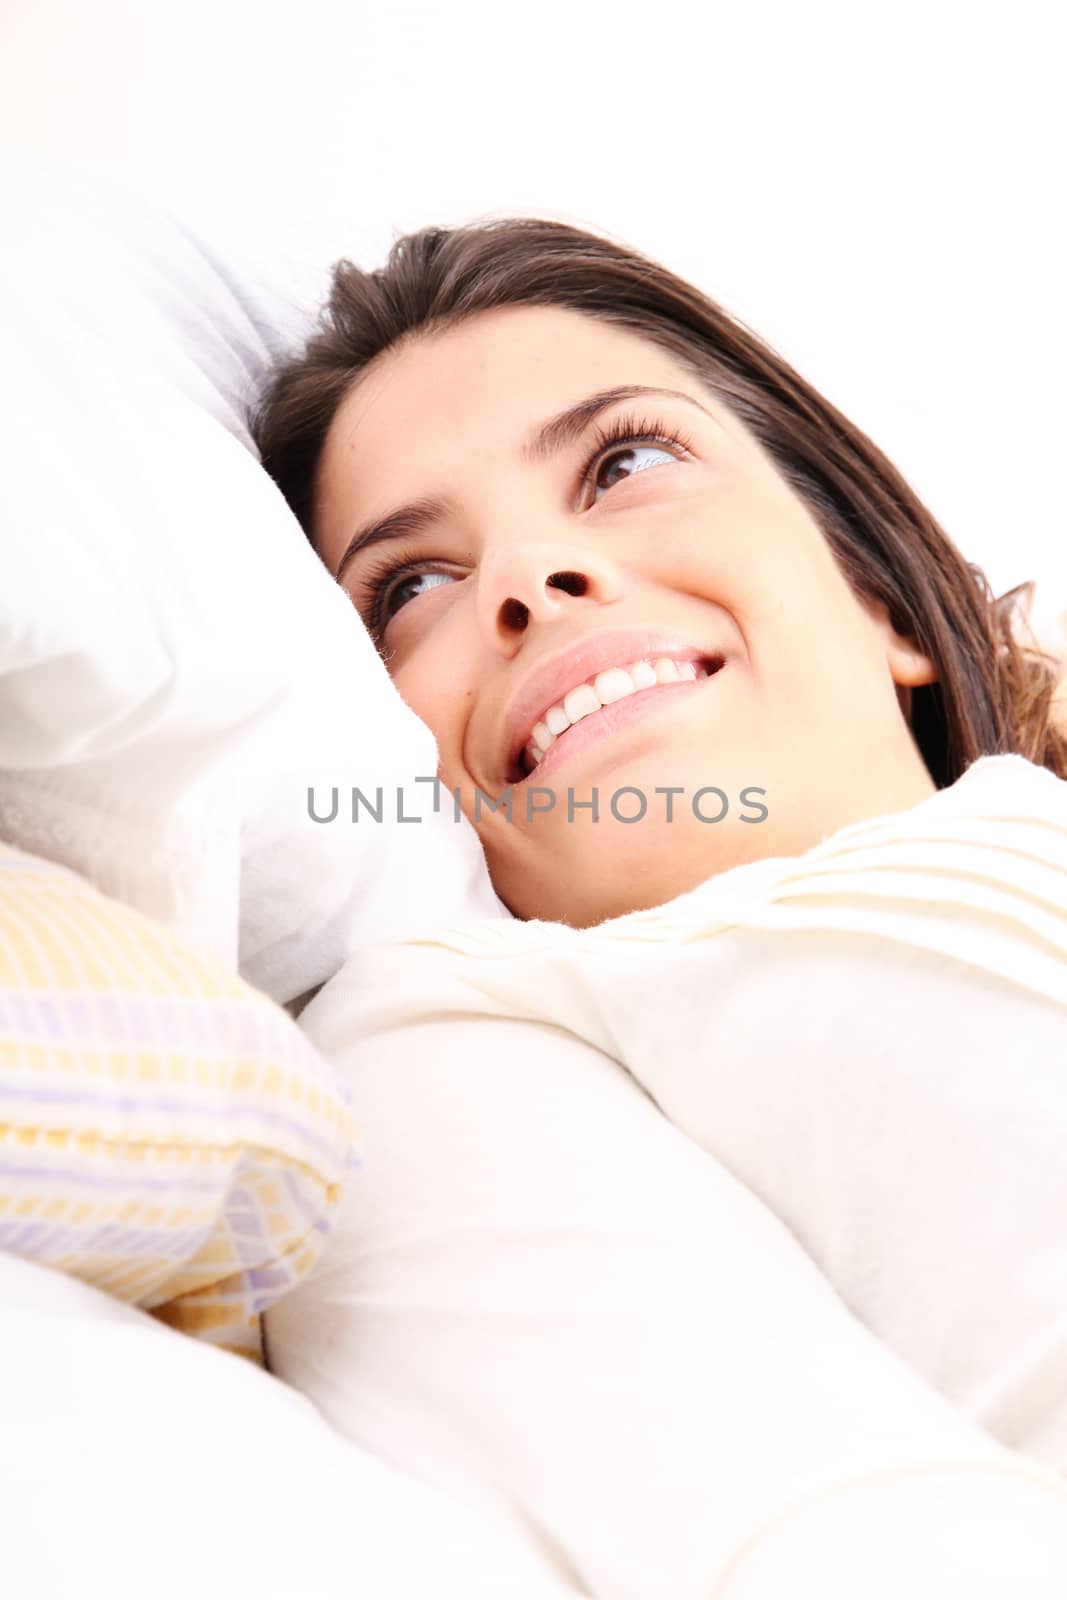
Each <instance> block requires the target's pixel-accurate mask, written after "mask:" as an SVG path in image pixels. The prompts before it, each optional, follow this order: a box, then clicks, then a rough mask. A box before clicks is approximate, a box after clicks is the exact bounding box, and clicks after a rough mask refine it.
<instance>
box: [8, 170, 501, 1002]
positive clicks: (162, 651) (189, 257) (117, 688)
mask: <svg viewBox="0 0 1067 1600" xmlns="http://www.w3.org/2000/svg"><path fill="white" fill-rule="evenodd" d="M0 219H2V221H0V228H2V237H0V307H2V311H0V369H2V371H3V374H4V386H3V395H4V399H3V402H2V411H0V530H2V531H0V537H2V540H3V545H2V552H0V556H2V561H3V572H4V581H3V584H2V586H0V836H3V837H6V838H7V839H8V840H9V841H11V842H12V843H15V844H18V845H20V846H22V847H23V848H24V849H26V850H29V851H31V852H34V853H36V854H39V855H44V856H48V857H50V858H52V859H54V860H58V861H60V862H62V863H63V864H65V865H67V866H70V867H72V868H74V869H75V870H76V871H78V872H80V873H82V874H83V875H85V876H86V877H88V878H90V879H91V880H92V881H94V882H95V883H96V884H97V886H98V887H99V888H101V889H103V890H104V891H105V892H106V893H108V894H112V895H114V896H116V897H117V898H119V899H123V900H126V901H127V902H129V903H130V904H132V905H133V906H135V907H136V908H137V909H138V910H141V911H144V912H147V913H148V914H150V915H152V916H156V917H159V918H161V919H163V920H165V921H169V922H171V923H173V924H174V925H176V926H177V927H178V928H179V930H180V931H181V932H183V933H185V934H187V935H190V936H192V937H194V938H196V939H198V940H199V941H200V942H201V943H202V944H204V945H205V946H207V947H208V948H209V949H210V950H211V952H212V953H213V954H215V955H219V956H222V957H223V958H225V959H229V960H230V961H232V960H233V959H234V957H235V956H236V955H237V953H238V946H239V954H240V963H241V968H242V970H243V972H244V975H245V976H246V977H248V978H250V979H251V981H252V982H254V983H256V984H257V985H258V986H260V987H261V988H264V989H266V990H267V991H268V992H269V993H271V994H272V995H273V996H274V997H275V998H276V999H280V1000H289V999H291V998H293V997H294V996H296V995H299V994H300V993H302V992H304V991H305V990H307V989H309V988H310V987H312V986H313V985H315V984H317V983H318V982H320V981H321V980H322V979H323V978H325V977H326V976H327V975H328V973H329V972H330V971H332V970H334V969H335V968H336V966H337V965H338V964H339V961H340V958H341V954H342V953H343V950H344V948H345V947H346V944H347V943H348V942H349V941H350V940H351V939H353V938H355V937H358V936H359V935H360V934H361V933H362V934H363V935H364V936H365V935H366V934H367V933H368V931H370V930H373V931H374V932H375V933H377V934H381V933H382V932H383V931H387V930H389V929H391V928H398V927H404V926H408V925H411V924H413V923H415V922H418V921H421V920H422V919H423V918H424V917H425V918H427V919H428V920H434V919H436V918H437V917H439V916H440V915H442V914H444V915H452V914H454V913H455V912H456V911H457V910H458V909H460V908H461V907H464V906H468V907H473V906H474V905H478V906H481V907H483V908H484V909H485V910H486V911H488V912H490V913H492V912H493V911H494V910H498V909H499V903H498V902H497V900H496V897H495V896H494V895H493V894H492V891H491V890H490V888H489V886H488V880H487V877H486V875H485V868H484V861H483V857H482V852H481V848H480V846H479V844H478V842H477V839H476V837H475V835H474V832H473V830H472V829H471V828H470V826H469V824H467V823H466V822H462V823H460V824H455V823H453V822H452V821H451V819H450V817H448V816H446V814H445V813H444V811H442V814H441V815H440V816H439V817H434V816H433V814H432V808H431V807H430V805H429V804H428V793H429V786H428V785H421V786H418V787H416V786H415V785H414V782H413V780H414V778H415V777H416V776H420V775H430V774H432V773H434V772H435V771H436V751H435V747H434V742H433V739H432V737H431V735H430V734H429V732H428V731H427V730H426V729H425V728H424V727H423V726H422V724H421V723H419V722H418V720H417V719H416V718H415V716H414V715H413V714H412V713H411V712H410V711H409V710H408V709H407V708H406V707H405V706H404V705H403V703H402V702H401V700H400V698H399V696H398V695H397V694H396V692H395V690H394V689H393V687H392V684H391V682H390V680H389V677H388V674H387V672H386V670H385V667H384V664H383V663H382V661H381V659H380V658H379V656H378V655H377V653H376V651H375V650H374V648H373V646H372V644H371V642H370V640H369V638H368V636H367V635H366V632H365V630H364V629H363V627H362V625H361V624H360V622H359V621H358V618H357V616H356V613H355V611H354V610H353V608H352V607H351V605H350V603H349V601H348V600H347V598H346V596H345V595H344V594H343V593H342V592H341V590H340V589H339V588H338V587H337V586H336V585H335V584H334V583H333V582H332V580H331V579H330V578H329V576H328V574H327V572H326V570H325V569H324V567H323V566H322V565H321V563H320V562H319V561H318V559H317V558H316V556H315V555H314V554H313V552H312V551H311V549H310V548H309V546H308V544H307V541H306V540H305V538H304V535H303V533H302V532H301V530H300V528H299V526H298V524H297V523H296V520H295V518H294V517H293V516H292V515H291V513H290V512H289V510H288V507H287V506H286V505H285V502H284V500H283V498H282V496H281V494H280V493H279V492H278V490H277V489H276V487H275V485H274V484H273V483H272V481H271V480H270V479H269V477H268V476H267V474H266V473H265V472H264V470H263V469H262V467H261V466H260V465H259V462H258V460H257V457H256V454H255V451H254V447H253V445H252V441H251V439H250V437H249V433H248V429H247V424H246V410H247V406H248V404H249V403H250V402H251V400H252V399H253V397H254V396H255V394H256V392H257V386H258V385H260V383H261V382H262V380H263V377H264V374H265V372H266V369H267V365H268V361H269V358H270V356H271V355H272V354H273V353H277V352H278V351H279V350H281V349H282V348H285V347H286V345H287V344H288V343H290V342H292V341H293V340H295V339H297V338H299V337H300V336H301V335H302V333H304V332H305V331H306V328H307V317H306V314H304V313H302V312H301V310H300V307H299V305H298V304H296V303H295V302H294V299H293V288H292V280H291V278H288V277H287V276H286V274H285V273H281V272H280V273H279V281H278V282H277V283H274V284H272V283H271V281H270V280H269V277H268V275H267V274H266V273H265V272H264V268H263V263H262V261H261V262H260V263H259V264H258V266H257V267H255V268H252V267H250V266H249V264H248V262H247V261H245V260H244V259H243V257H242V254H241V252H240V250H236V251H233V250H231V253H230V255H229V257H226V256H225V252H224V251H222V250H221V248H220V245H219V241H218V238H217V237H215V238H213V241H212V243H211V244H210V245H208V244H205V242H204V241H203V240H202V239H201V238H199V237H198V236H197V235H196V233H195V232H193V231H191V230H190V229H189V228H187V227H185V226H183V224H182V223H181V222H180V221H179V220H177V219H176V218H174V217H172V216H170V215H169V214H168V213H166V212H165V211H163V210H160V209H159V208H157V207H156V205H155V204H154V203H150V202H148V201H146V200H145V199H143V198H141V197H138V196H136V195H129V194H127V193H125V192H124V191H122V190H120V189H116V188H113V187H112V186H111V185H109V184H107V183H105V182H102V181H101V180H100V179H98V178H96V177H90V176H86V175H84V174H82V173H79V172H78V171H76V170H65V169H63V168H57V167H53V166H52V165H50V164H48V163H44V162H38V161H34V160H31V159H27V158H25V157H7V158H6V159H5V160H4V161H3V162H0ZM217 257H223V258H221V259H220V258H217ZM325 267H326V264H324V268H323V281H325ZM306 287H307V288H308V289H309V290H310V287H311V285H310V282H309V283H308V284H307V285H306ZM312 298H313V297H312ZM309 303H310V302H309ZM398 784H402V785H405V786H406V790H405V807H406V812H407V814H408V815H419V816H420V817H422V818H423V819H424V820H422V821H421V822H420V823H419V824H417V825H413V826H408V825H403V824H398V823H397V822H396V821H395V820H393V819H394V818H395V807H394V806H392V805H387V806H386V808H385V820H383V822H382V823H380V824H376V823H372V822H370V821H369V820H367V818H366V813H364V820H363V821H362V822H360V823H359V824H357V825H353V824H352V822H351V821H350V820H348V816H349V813H348V810H347V807H346V800H347V797H348V794H349V792H350V789H351V787H352V786H353V785H358V786H359V787H360V788H362V789H363V790H364V792H367V793H370V792H372V791H373V790H374V789H375V788H377V787H378V786H379V785H381V786H382V787H383V788H384V790H385V795H386V798H387V800H391V799H392V796H393V793H394V790H395V787H396V785H398ZM334 785H337V786H338V787H339V789H340V791H341V807H340V818H339V820H338V821H337V822H336V823H334V824H332V825H324V824H321V823H316V822H314V821H312V820H311V818H310V816H309V812H308V805H307V790H308V788H309V786H315V787H316V788H317V809H318V810H319V811H323V810H327V809H328V806H329V790H330V788H331V787H332V786H334ZM420 796H424V797H426V799H425V800H424V801H423V803H422V805H421V806H420V804H419V797H420ZM238 901H240V926H239V927H238Z"/></svg>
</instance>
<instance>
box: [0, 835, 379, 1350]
mask: <svg viewBox="0 0 1067 1600" xmlns="http://www.w3.org/2000/svg"><path fill="white" fill-rule="evenodd" d="M355 1160H356V1158H355V1135H354V1129H353V1124H352V1120H351V1113H350V1110H349V1107H348V1101H347V1095H346V1090H345V1088H344V1086H343V1085H342V1083H341V1082H340V1080H339V1079H338V1078H337V1077H336V1076H335V1075H334V1074H333V1072H332V1071H331V1069H330V1068H329V1066H328V1065H327V1063H326V1062H325V1061H324V1060H323V1059H322V1057H321V1056H320V1055H318V1053H317V1052H316V1051H315V1050H313V1049H312V1047H311V1045H310V1044H309V1043H308V1041H307V1040H306V1039H305V1038H304V1036H303V1035H302V1034H301V1032H300V1030H299V1029H298V1028H297V1026H296V1024H295V1023H294V1022H292V1021H291V1019H290V1018H289V1017H288V1016H287V1015H286V1014H285V1012H284V1011H282V1010H281V1009H280V1008H279V1007H278V1006H276V1005H274V1004H273V1002H271V1001H270V1000H268V999H266V998H265V997H264V996H263V995H260V994H259V993H258V992H257V991H255V990H254V989H251V988H250V987H249V986H248V985H247V984H245V983H243V982H242V981H241V980H240V979H239V978H238V977H237V976H236V975H234V974H232V973H230V972H227V971H226V970H225V969H224V968H223V967H221V966H218V965H216V964H214V963H212V962H211V961H209V960H206V959H205V958H203V957H202V956H199V955H197V954H195V953H194V952H193V951H192V950H191V949H190V948H189V947H188V946H186V945H185V944H184V943H183V942H182V941H181V940H179V939H178V938H176V937H175V936H174V935H173V934H172V933H171V932H170V931H169V930H168V929H167V928H166V927H165V926H163V925H162V924H160V923H156V922H152V921H151V920H149V919H148V918H146V917H144V916H141V915H140V914H139V913H137V912H135V911H132V910H130V909H129V908H128V907H126V906H123V905H120V904H118V903H117V902H116V901H113V900H109V899H107V898H105V896H103V895H102V894H100V893H99V892H98V891H97V890H96V889H94V888H93V887H92V886H91V885H89V884H88V883H86V882H85V881H84V880H83V879H81V878H79V877H77V876H76V875H75V874H74V873H72V872H69V871H67V870H66V869H65V868H62V867H59V866H56V865H54V864H53V863H51V862H47V861H42V860H38V859H37V858H35V857H33V856H29V855H25V854H24V853H22V852H21V851H18V850H15V849H12V848H11V847H9V846H7V845H4V844H2V843H0V1250H6V1251H9V1252H13V1253H15V1254H18V1255H22V1256H27V1257H32V1258H33V1259H34V1260H37V1261H40V1262H43V1263H45V1264H46V1265H49V1266H52V1267H56V1268H59V1269H60V1270H62V1271H64V1272H69V1273H71V1274H72V1275H74V1276H75V1277H78V1278H81V1279H83V1280H84V1281H85V1282H87V1283H91V1284H95V1285H96V1286H97V1287H98V1288H101V1289H104V1290H106V1291H108V1292H109V1293H111V1294H113V1295H115V1296H117V1297H118V1298H120V1299H122V1300H126V1301H129V1302H131V1303H133V1304H136V1305H140V1306H143V1307H145V1308H147V1309H149V1310H151V1311H153V1312H154V1313H155V1314H156V1315H157V1316H159V1317H161V1318H162V1319H163V1320H164V1321H166V1322H168V1323H170V1324H172V1325H173V1326H176V1327H179V1328H181V1329H183V1330H185V1331H187V1332H190V1333H196V1334H198V1335H201V1336H202V1337H205V1338H207V1339H209V1340H211V1341H213V1342H215V1343H217V1344H221V1345H224V1346H226V1347H228V1348H231V1349H235V1350H239V1351H241V1352H242V1353H245V1354H251V1355H253V1356H257V1355H258V1353H259V1349H260V1335H259V1315H260V1313H261V1312H262V1311H263V1310H264V1308H265V1307H266V1306H268V1305H270V1304H271V1303H272V1302H273V1301H275V1300H277V1299H278V1298H279V1297H280V1296H281V1295H282V1294H284V1293H285V1292H286V1290H287V1289H289V1288H290V1287H291V1286H292V1284H293V1283H295V1282H296V1280H297V1279H298V1278H300V1277H301V1276H302V1275H303V1274H304V1273H305V1272H306V1271H307V1270H308V1268H309V1267H310V1266H311V1265H312V1263H313V1262H314V1261H315V1259H316V1258H317V1256H318V1254H319V1251H320V1249H321V1247H322V1244H323V1242H324V1238H325V1235H326V1232H327V1229H328V1223H329V1218H330V1213H331V1211H332V1209H333V1208H334V1206H335V1205H336V1203H337V1200H338V1198H339V1196H340V1193H341V1188H342V1185H343V1182H344V1179H345V1177H346V1174H347V1173H348V1172H349V1171H350V1169H351V1168H352V1166H353V1165H354V1164H355Z"/></svg>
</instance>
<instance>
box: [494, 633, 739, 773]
mask: <svg viewBox="0 0 1067 1600" xmlns="http://www.w3.org/2000/svg"><path fill="white" fill-rule="evenodd" d="M724 664H725V658H724V657H723V656H722V655H714V656H705V657H698V658H695V659H693V658H689V659H686V660H677V659H675V658H673V657H670V656H661V657H658V658H657V657H646V658H644V659H642V660H638V661H632V662H629V663H627V664H626V665H625V666H622V667H610V668H608V669H607V670H606V671H604V672H601V673H598V674H597V675H596V677H595V678H592V679H590V680H589V681H588V682H586V683H581V684H578V685H576V686H575V688H573V689H571V690H569V691H568V692H567V694H565V695H564V697H563V699H562V700H561V701H558V702H557V703H556V704H555V705H552V706H549V708H548V710H547V711H546V712H545V713H544V715H543V716H542V717H541V718H540V720H539V721H538V722H536V723H535V724H534V726H533V728H532V729H531V731H530V734H529V736H528V738H527V740H526V743H525V744H524V745H523V746H522V748H521V749H520V750H519V751H517V752H516V753H515V755H514V757H513V759H512V762H511V765H510V767H509V769H508V774H507V779H506V781H507V783H508V784H509V785H511V786H515V785H518V784H521V783H524V782H525V781H526V780H527V779H528V778H531V777H533V776H534V775H535V774H536V773H538V772H541V771H543V770H549V769H551V768H552V767H554V766H555V765H556V762H557V761H558V760H560V759H562V758H563V757H564V756H565V755H566V754H567V753H568V751H577V750H578V749H579V748H580V747H581V746H583V745H585V744H587V743H590V742H592V741H593V740H594V739H596V738H599V737H601V736H602V735H605V734H608V733H611V732H614V731H615V729H616V728H619V727H621V726H624V725H625V724H626V723H628V722H630V721H632V720H634V719H635V718H636V717H637V716H639V715H642V714H643V713H644V711H645V709H646V708H647V706H648V705H649V704H650V703H651V702H653V701H656V700H657V699H658V698H659V697H660V696H661V694H662V693H663V691H667V690H672V691H675V692H677V690H678V689H679V688H682V687H692V686H693V685H695V684H697V683H699V682H701V681H702V680H703V679H705V678H710V677H713V676H714V675H715V674H716V673H717V672H719V671H721V670H722V667H723V666H724Z"/></svg>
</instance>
